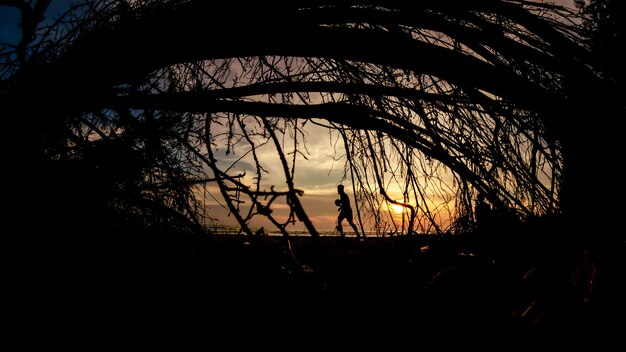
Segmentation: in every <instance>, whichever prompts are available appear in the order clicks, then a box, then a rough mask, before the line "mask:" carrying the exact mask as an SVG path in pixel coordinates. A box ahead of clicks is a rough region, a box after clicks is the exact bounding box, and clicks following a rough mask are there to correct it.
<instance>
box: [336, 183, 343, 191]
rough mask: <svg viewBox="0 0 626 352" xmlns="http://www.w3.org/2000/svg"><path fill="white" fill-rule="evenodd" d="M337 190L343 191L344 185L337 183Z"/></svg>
mask: <svg viewBox="0 0 626 352" xmlns="http://www.w3.org/2000/svg"><path fill="white" fill-rule="evenodd" d="M337 192H339V193H341V192H343V185H337Z"/></svg>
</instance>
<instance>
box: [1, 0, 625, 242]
mask: <svg viewBox="0 0 626 352" xmlns="http://www.w3.org/2000/svg"><path fill="white" fill-rule="evenodd" d="M4 5H8V6H16V7H18V8H19V9H20V10H21V13H22V18H23V21H22V22H23V25H22V30H23V37H22V40H20V42H19V43H18V44H17V45H16V46H12V47H9V46H5V47H3V48H2V55H3V58H4V59H3V62H2V65H3V66H2V67H0V70H1V71H0V72H1V73H2V78H3V80H2V86H1V87H2V90H1V95H0V99H1V100H2V107H3V110H4V113H3V115H4V116H6V117H7V127H6V128H7V130H9V131H23V132H20V133H19V138H16V139H15V140H14V139H13V138H11V139H10V140H11V142H10V143H11V145H13V148H15V150H17V152H16V153H14V155H12V156H11V163H12V164H15V166H14V167H13V166H12V169H14V170H17V175H16V178H17V179H16V180H15V181H16V182H20V184H24V182H25V183H26V184H29V185H31V187H32V186H35V185H37V184H43V185H45V186H44V188H51V187H54V186H52V185H54V184H56V183H57V182H60V183H61V184H64V185H63V186H58V187H54V188H56V190H55V191H46V192H53V193H52V194H49V196H54V197H55V198H59V197H61V198H64V199H65V200H66V201H67V203H68V204H73V205H70V206H69V208H70V209H72V211H69V212H68V213H75V214H80V216H78V218H81V219H84V218H85V214H86V213H89V214H100V215H102V214H109V213H111V214H117V215H115V216H121V217H122V218H126V219H128V218H129V217H130V218H134V219H136V221H139V222H143V223H145V222H147V223H151V222H156V223H162V221H165V219H169V220H167V221H174V223H178V224H183V223H184V224H187V225H184V226H186V227H188V226H191V227H192V228H196V229H200V228H201V226H202V225H203V224H205V223H206V221H207V218H210V216H209V215H208V214H206V213H205V212H204V210H203V206H202V198H203V197H204V198H206V197H207V192H209V193H210V196H211V197H215V198H219V199H220V203H221V204H222V205H223V206H224V207H225V208H227V209H228V211H229V212H230V213H231V214H232V215H233V216H234V217H235V218H236V219H237V221H238V222H239V224H240V225H241V227H242V231H243V232H245V233H251V230H250V229H249V227H248V224H249V221H250V219H251V218H252V217H255V216H263V217H267V218H268V219H269V220H270V221H271V222H272V223H273V224H274V225H275V226H276V227H277V228H278V229H280V230H281V231H283V232H284V233H285V234H286V232H285V231H286V230H285V229H286V226H287V225H288V224H289V223H292V222H294V221H301V222H302V223H303V224H304V225H305V226H306V228H307V229H308V231H309V232H310V233H311V234H313V235H315V234H316V233H317V231H316V230H315V228H314V227H313V224H312V223H311V221H310V220H309V218H308V216H307V212H306V209H304V208H303V206H302V204H301V201H300V197H301V196H302V194H301V193H302V192H301V191H300V190H299V189H298V185H297V184H295V183H294V173H295V169H296V165H297V163H298V162H300V161H301V160H302V159H303V158H305V157H306V151H305V150H306V133H307V132H306V129H307V125H311V124H315V125H319V126H323V127H325V128H328V130H329V133H331V135H333V134H334V135H335V136H337V137H338V138H340V140H341V141H342V142H343V143H342V144H343V148H344V151H343V152H341V151H340V153H341V154H344V155H345V156H346V158H345V159H343V160H345V162H346V164H345V175H346V178H348V179H351V180H353V182H354V185H355V186H354V189H353V191H354V193H355V195H356V197H357V201H358V203H359V204H362V207H361V208H360V209H359V210H358V212H359V214H363V218H360V219H359V220H360V221H359V222H360V226H361V227H363V226H366V227H372V228H373V229H376V230H378V231H387V230H390V229H392V228H393V227H395V229H398V226H401V228H400V230H401V231H403V232H407V231H408V232H411V231H420V232H442V231H446V230H450V229H453V227H451V226H452V223H450V222H447V223H446V222H443V221H442V220H441V214H443V213H446V214H448V217H450V218H452V220H454V219H461V218H467V217H470V218H471V217H472V208H473V204H474V203H473V202H474V199H475V196H476V194H477V193H484V194H486V195H487V198H488V200H489V201H490V202H491V203H492V204H493V205H494V206H495V207H496V208H498V209H502V210H508V211H513V212H514V213H516V214H517V215H516V216H517V217H520V218H529V217H534V216H541V215H545V214H555V213H560V212H562V211H566V212H569V211H570V210H569V209H570V208H572V209H573V210H572V212H577V211H578V210H575V209H582V207H581V206H580V203H581V201H582V204H587V205H589V204H590V203H589V202H590V201H592V199H593V198H594V197H595V194H591V193H587V192H590V191H589V190H581V189H580V187H581V186H582V185H584V184H586V183H587V182H588V181H587V180H588V178H589V177H597V174H598V171H597V170H600V169H601V168H602V167H604V165H602V164H605V163H609V160H610V157H607V159H606V160H604V159H602V160H600V161H599V163H600V164H599V165H593V166H590V165H585V163H586V162H588V159H589V157H590V156H595V155H597V154H598V153H603V154H605V155H607V154H610V153H611V151H606V152H604V151H602V152H600V151H597V150H596V149H595V148H600V150H606V149H604V148H602V147H600V146H596V144H597V143H598V141H599V140H603V139H604V138H603V137H597V136H598V135H599V134H606V133H609V134H610V133H613V132H611V131H610V130H611V128H610V127H609V126H610V124H611V123H614V122H612V121H613V120H611V118H612V115H611V114H612V111H615V109H616V108H613V107H612V105H614V104H613V103H611V102H610V101H608V100H607V99H606V92H608V90H609V89H611V87H612V86H611V84H613V83H611V82H608V83H605V81H604V80H602V79H601V77H600V76H599V75H598V72H597V71H594V69H593V65H590V63H592V62H593V58H592V55H591V52H590V50H589V46H588V45H587V43H586V42H585V41H584V35H583V34H584V33H582V32H581V31H580V27H579V26H578V25H577V23H580V18H579V17H578V16H577V14H576V13H574V12H573V11H572V10H569V9H564V8H561V7H558V6H554V5H550V4H543V3H535V2H529V1H504V0H488V1H479V2H457V1H442V0H438V1H420V2H417V3H404V2H403V1H342V2H328V3H326V2H317V1H316V2H309V1H292V2H289V4H286V5H285V4H280V5H279V4H278V3H265V2H264V3H262V4H261V3H259V4H248V5H246V6H243V7H242V6H240V5H239V4H236V3H222V4H219V5H216V4H213V3H212V2H206V1H166V2H161V1H137V2H133V3H132V4H129V3H127V2H120V1H87V2H85V3H83V4H80V5H75V6H74V7H72V8H71V9H69V10H68V12H67V13H66V14H65V15H64V16H62V17H61V18H59V19H58V21H56V22H54V23H52V24H46V25H45V26H43V25H41V24H40V25H37V21H38V19H40V18H41V17H42V16H43V14H44V12H45V8H46V5H47V2H46V1H36V2H34V3H33V4H30V5H26V3H24V4H22V3H20V2H16V3H15V4H13V3H12V2H8V3H6V4H4ZM279 8H280V11H278V9H279ZM33 23H34V24H33ZM45 23H50V22H49V21H48V22H45ZM234 27H237V30H233V28H234ZM242 33H244V34H245V35H242ZM598 33H599V32H598ZM597 106H602V108H601V109H596V108H595V107H597ZM618 108H619V107H618ZM618 108H617V109H618ZM609 115H610V116H609ZM618 123H619V122H618ZM581 140H586V141H589V143H586V144H584V143H580V142H581ZM608 140H610V141H613V140H614V138H612V137H609V138H608ZM583 144H584V146H583ZM259 148H274V149H275V150H276V152H277V154H276V155H277V157H279V158H280V160H281V163H282V165H283V170H282V171H283V172H284V180H285V183H284V184H282V185H270V184H266V183H264V182H263V176H264V173H265V169H264V161H263V160H259V159H258V158H257V156H256V151H257V150H259ZM220 150H222V151H223V150H226V152H227V153H228V152H231V151H234V150H238V151H241V150H244V151H245V154H244V155H243V156H242V157H241V159H240V160H238V161H240V162H241V163H239V164H238V162H235V163H231V164H225V163H223V162H221V161H220V158H219V156H216V153H217V152H219V151H220ZM243 162H245V163H247V164H249V163H252V164H254V165H255V166H254V167H253V168H252V169H250V170H248V171H246V172H244V171H245V170H244V169H242V167H243V166H242V165H243V164H242V163H243ZM129 166H130V167H129ZM42 171H44V174H45V175H46V176H45V177H44V178H46V179H47V180H42V178H41V176H40V175H41V173H42ZM48 182H50V183H48ZM95 185H100V186H95ZM207 187H208V188H207ZM86 189H89V190H90V192H92V193H90V194H89V195H88V196H87V197H85V196H86V194H85V193H84V192H85V190H86ZM389 189H394V190H398V192H400V194H402V197H401V199H398V198H395V197H391V196H390V195H389V194H388V190H389ZM54 192H60V193H59V194H56V193H54ZM578 192H582V193H583V194H582V195H581V193H578ZM35 194H37V192H35ZM61 194H63V196H61ZM199 194H202V196H199ZM575 197H579V198H581V199H577V200H574V198H575ZM435 198H436V199H439V200H443V201H439V202H434V201H433V199H435ZM275 200H276V201H279V202H284V203H286V204H288V205H289V207H290V209H291V211H290V215H289V217H288V218H287V219H279V218H276V217H274V216H273V215H272V209H271V206H272V204H273V202H274V201H275ZM87 203H90V204H94V205H97V206H96V209H90V210H84V209H87V208H86V207H83V206H82V205H78V204H87ZM385 204H387V205H389V204H396V205H399V206H402V207H404V208H405V209H406V218H405V217H403V224H401V225H398V224H396V223H393V221H392V222H391V223H390V222H389V218H386V217H385V215H384V211H385V209H389V208H388V206H385ZM570 204H571V205H570ZM433 207H434V208H433ZM585 207H587V206H585ZM83 208H84V209H83ZM57 215H58V214H56V215H55V218H56V216H57ZM100 215H98V216H100ZM103 216H104V215H103ZM107 216H108V215H107ZM61 218H62V217H61ZM87 218H89V217H87ZM157 219H159V220H157ZM404 219H406V223H404ZM65 220H67V221H68V222H72V221H75V220H76V219H65ZM81 221H82V220H81ZM133 221H134V220H133ZM177 226H178V225H177Z"/></svg>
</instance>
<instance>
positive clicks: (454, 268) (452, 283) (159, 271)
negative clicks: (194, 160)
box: [20, 233, 626, 342]
mask: <svg viewBox="0 0 626 352" xmlns="http://www.w3.org/2000/svg"><path fill="white" fill-rule="evenodd" d="M513 238H514V239H515V238H517V237H516V236H513ZM291 241H292V248H293V253H294V255H295V257H294V256H292V255H291V253H290V251H289V248H288V246H287V241H286V240H285V239H284V238H282V237H270V236H260V237H255V238H248V237H245V236H228V235H223V236H215V237H212V238H210V237H199V236H195V235H172V234H154V233H152V234H149V235H148V234H144V235H141V236H139V235H133V236H127V237H125V239H124V242H120V241H119V239H118V240H112V239H111V238H102V239H101V240H100V241H94V240H89V241H88V240H86V239H85V240H84V241H83V243H78V244H77V243H75V241H74V242H73V244H72V245H71V246H68V247H66V248H65V249H62V248H61V247H62V246H60V245H59V244H58V243H57V244H55V246H52V247H47V248H46V246H42V248H39V249H38V250H39V251H41V252H33V255H34V257H37V258H39V261H38V262H37V263H36V265H34V268H33V269H32V271H33V272H32V273H31V274H30V275H28V276H27V277H22V280H24V282H25V285H23V287H24V288H26V290H25V293H24V297H23V298H25V301H26V303H25V304H24V306H23V314H22V315H21V317H20V318H21V319H25V320H29V319H33V318H34V317H36V319H35V320H36V321H37V322H38V323H40V324H42V326H44V327H47V326H50V327H59V326H62V327H65V326H67V328H64V329H65V330H67V331H71V332H72V333H75V334H80V335H85V334H86V335H90V334H92V333H95V334H96V335H99V334H100V333H102V331H115V332H125V333H129V334H131V335H134V334H136V333H137V332H138V331H140V330H143V329H148V330H151V331H162V330H165V331H167V330H169V329H177V328H180V327H183V326H184V327H185V329H187V328H191V327H193V328H194V329H199V330H201V331H202V333H203V334H207V336H210V337H211V338H219V337H223V336H230V334H232V335H234V336H239V335H240V334H244V335H245V336H249V335H250V334H252V335H254V336H257V338H258V336H274V335H275V334H278V335H280V336H283V335H284V336H301V335H306V336H324V337H328V336H341V337H343V338H344V339H345V338H348V339H349V338H352V337H354V338H357V339H359V340H360V341H361V342H364V341H365V342H367V341H368V339H370V338H371V339H373V338H375V337H376V338H377V339H379V338H380V337H381V336H382V337H385V336H388V337H389V338H392V339H393V340H394V341H400V340H411V341H416V340H418V339H422V338H431V337H432V336H434V335H433V334H447V335H450V336H459V335H464V334H468V335H472V336H475V337H478V338H481V337H484V338H488V339H492V338H494V337H499V336H503V337H511V338H514V339H518V338H528V337H529V336H539V337H542V336H566V337H567V338H568V339H571V337H576V338H577V339H579V338H581V337H593V338H595V336H604V335H609V334H613V333H615V332H618V333H621V330H620V329H622V327H623V325H624V319H623V318H624V315H623V314H622V313H621V312H623V311H622V310H621V309H623V308H622V307H623V296H621V295H622V294H623V292H624V291H623V288H620V287H619V284H620V283H623V281H624V280H623V278H624V276H620V275H622V274H623V272H624V271H623V269H624V267H626V266H623V267H621V268H620V265H621V264H623V263H624V262H623V259H624V256H623V255H621V254H623V253H624V248H623V247H622V248H619V246H618V247H616V248H614V250H615V251H617V253H621V254H620V255H617V256H615V255H614V256H613V258H621V259H614V260H618V261H619V262H615V263H611V265H610V266H609V265H607V263H602V264H603V266H602V268H608V269H602V270H600V269H599V268H601V267H600V266H599V263H596V262H595V261H592V260H590V258H588V255H587V254H586V253H585V252H584V251H581V250H579V249H578V248H577V247H576V246H575V245H572V246H564V245H563V244H562V242H560V241H559V240H557V239H553V240H552V241H547V240H545V239H542V240H538V239H537V238H533V236H525V237H523V239H522V238H521V237H519V239H518V240H517V241H515V240H509V241H508V242H506V243H505V242H503V241H502V240H501V239H498V240H494V241H491V242H488V241H485V240H484V239H480V238H479V237H478V236H477V235H466V236H449V237H427V236H415V237H406V236H401V237H394V238H368V239H367V240H366V241H365V242H360V241H357V240H356V239H354V238H348V239H345V240H342V239H340V238H338V237H323V238H321V240H320V241H314V240H313V239H311V238H310V237H293V238H292V240H291ZM121 244H123V245H121ZM622 245H623V243H622ZM495 248H497V250H496V249H495ZM619 251H621V252H619ZM42 258H45V259H43V260H45V263H47V265H41V261H42ZM591 281H593V283H592V285H589V283H590V282H591ZM65 324H67V325H65ZM103 327H106V329H105V330H102V329H103ZM108 329H111V330H108ZM268 334H269V335H268Z"/></svg>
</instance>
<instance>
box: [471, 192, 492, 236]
mask: <svg viewBox="0 0 626 352" xmlns="http://www.w3.org/2000/svg"><path fill="white" fill-rule="evenodd" d="M474 214H475V215H476V226H477V227H478V229H479V230H486V229H488V228H490V227H491V222H492V221H493V219H492V217H493V210H492V209H491V206H490V205H489V204H487V203H486V202H485V195H483V194H482V193H481V194H479V195H478V197H477V198H476V207H475V208H474Z"/></svg>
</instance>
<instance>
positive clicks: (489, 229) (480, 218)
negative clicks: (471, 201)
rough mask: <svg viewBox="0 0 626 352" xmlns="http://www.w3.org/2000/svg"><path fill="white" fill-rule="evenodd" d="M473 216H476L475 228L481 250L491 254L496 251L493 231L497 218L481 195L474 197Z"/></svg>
mask: <svg viewBox="0 0 626 352" xmlns="http://www.w3.org/2000/svg"><path fill="white" fill-rule="evenodd" d="M474 214H475V215H476V228H477V230H478V235H479V239H480V240H479V241H480V243H481V246H482V249H483V250H484V251H485V252H486V253H490V254H493V251H494V250H495V249H497V248H496V247H497V244H496V236H495V230H496V227H497V226H496V223H497V221H498V216H497V214H496V212H495V210H494V209H492V208H491V206H490V205H489V204H488V203H486V202H485V196H484V195H483V194H479V195H478V197H476V207H475V208H474Z"/></svg>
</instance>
